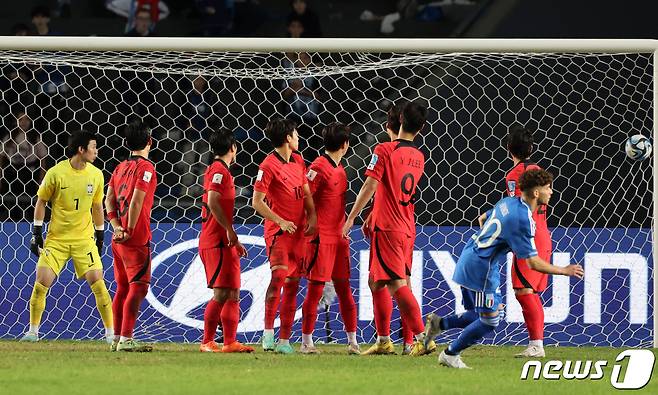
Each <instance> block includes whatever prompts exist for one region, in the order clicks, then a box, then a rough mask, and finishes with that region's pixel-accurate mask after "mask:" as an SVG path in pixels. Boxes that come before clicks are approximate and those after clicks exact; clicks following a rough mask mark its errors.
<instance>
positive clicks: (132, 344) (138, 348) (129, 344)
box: [117, 339, 153, 352]
mask: <svg viewBox="0 0 658 395" xmlns="http://www.w3.org/2000/svg"><path fill="white" fill-rule="evenodd" d="M117 351H124V352H151V351H153V347H152V346H149V345H148V344H141V343H139V342H137V341H135V340H134V339H128V340H124V341H120V342H119V344H117Z"/></svg>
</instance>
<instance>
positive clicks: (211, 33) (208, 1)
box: [195, 0, 235, 37]
mask: <svg viewBox="0 0 658 395" xmlns="http://www.w3.org/2000/svg"><path fill="white" fill-rule="evenodd" d="M195 3H196V6H197V9H198V11H199V14H200V15H201V35H202V36H207V37H219V36H226V35H228V34H229V33H230V32H231V30H232V29H233V18H235V1H234V0H196V1H195Z"/></svg>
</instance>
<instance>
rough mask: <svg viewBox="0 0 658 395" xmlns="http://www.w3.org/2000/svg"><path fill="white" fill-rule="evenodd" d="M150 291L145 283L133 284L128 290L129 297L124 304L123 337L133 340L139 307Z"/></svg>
mask: <svg viewBox="0 0 658 395" xmlns="http://www.w3.org/2000/svg"><path fill="white" fill-rule="evenodd" d="M148 289H149V285H148V284H144V283H131V284H130V286H129V289H128V297H127V298H126V302H125V303H124V304H123V318H122V323H121V336H123V337H127V338H132V337H133V330H134V329H135V321H137V315H138V314H139V305H140V304H141V303H142V300H144V298H145V297H146V292H147V291H148Z"/></svg>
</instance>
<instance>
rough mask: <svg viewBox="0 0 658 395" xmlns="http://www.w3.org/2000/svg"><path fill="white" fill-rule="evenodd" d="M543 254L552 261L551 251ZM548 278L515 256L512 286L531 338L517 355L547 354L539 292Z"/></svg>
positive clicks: (544, 257)
mask: <svg viewBox="0 0 658 395" xmlns="http://www.w3.org/2000/svg"><path fill="white" fill-rule="evenodd" d="M537 248H539V245H538V246H537ZM541 255H543V256H541V258H542V259H545V260H546V258H548V262H550V251H549V253H548V254H546V253H542V254H541ZM547 255H548V256H547ZM547 279H548V275H546V274H544V273H540V272H537V271H535V270H532V269H530V267H529V266H528V265H527V263H526V262H525V261H524V260H522V259H516V257H515V258H514V260H513V263H512V286H513V288H514V296H515V297H516V300H517V301H518V302H519V304H520V305H521V309H522V312H523V320H524V321H525V324H526V328H527V330H528V337H529V339H530V341H529V344H528V347H527V348H526V349H525V350H524V351H523V352H521V353H519V354H517V355H516V356H517V357H533V358H543V357H544V356H545V352H544V306H543V304H542V301H541V299H540V298H539V294H538V292H539V291H541V290H544V289H545V288H546V283H547Z"/></svg>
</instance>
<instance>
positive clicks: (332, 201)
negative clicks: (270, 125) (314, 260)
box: [306, 154, 347, 243]
mask: <svg viewBox="0 0 658 395" xmlns="http://www.w3.org/2000/svg"><path fill="white" fill-rule="evenodd" d="M306 178H307V179H308V184H309V187H310V189H311V193H312V194H313V203H315V212H316V213H317V216H318V230H319V233H320V240H321V241H322V242H325V241H327V242H329V243H331V242H335V241H337V240H339V239H340V238H341V232H342V229H343V225H344V224H345V191H347V175H346V174H345V169H344V168H343V165H342V164H340V163H338V164H337V163H336V162H334V160H333V159H331V157H330V156H329V155H327V154H324V155H322V156H319V157H318V158H317V159H316V160H314V161H313V163H311V166H310V167H309V170H308V173H307V174H306Z"/></svg>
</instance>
